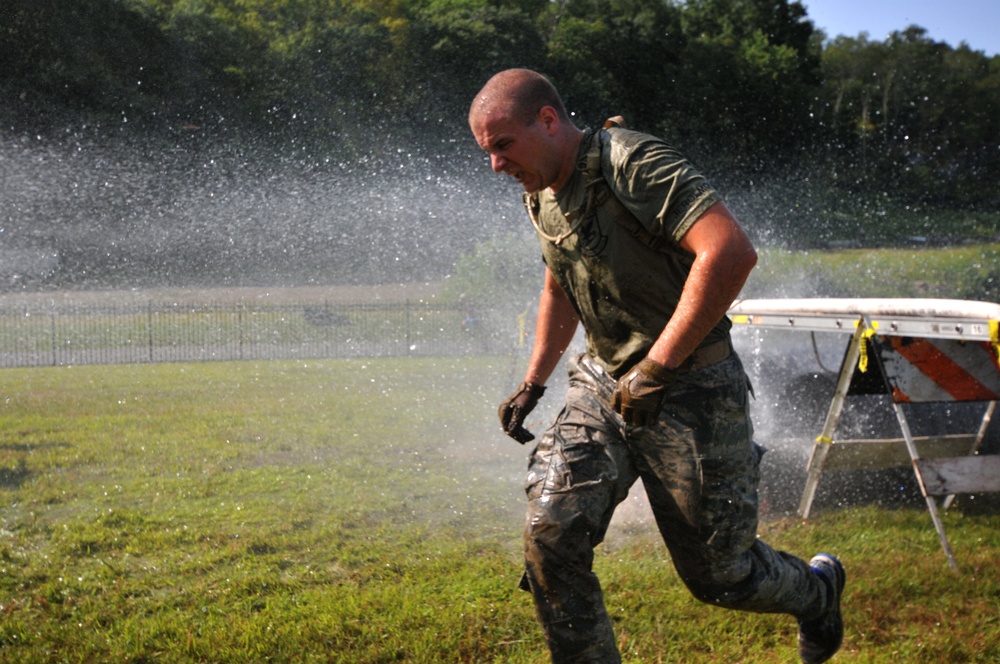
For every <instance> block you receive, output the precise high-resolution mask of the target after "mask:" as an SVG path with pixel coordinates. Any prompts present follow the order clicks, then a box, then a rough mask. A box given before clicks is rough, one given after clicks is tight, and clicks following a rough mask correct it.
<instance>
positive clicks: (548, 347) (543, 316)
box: [524, 268, 580, 385]
mask: <svg viewBox="0 0 1000 664" xmlns="http://www.w3.org/2000/svg"><path fill="white" fill-rule="evenodd" d="M579 321H580V319H579V317H578V316H577V315H576V309H574V308H573V304H572V303H571V302H570V300H569V298H568V297H566V293H565V292H564V291H563V289H562V287H561V286H560V285H559V284H558V282H556V280H555V278H554V277H553V276H552V272H551V271H550V270H549V269H548V268H545V284H544V286H543V287H542V294H541V297H540V299H539V301H538V322H537V324H536V325H535V343H534V346H533V347H532V350H531V358H530V359H529V360H528V370H527V372H526V373H525V376H524V380H525V381H526V382H528V383H534V384H535V385H545V382H546V381H547V380H548V379H549V376H551V375H552V372H553V371H554V370H555V368H556V365H557V364H559V360H560V359H561V358H562V355H563V353H564V352H566V348H568V347H569V344H570V342H571V341H572V340H573V335H574V334H576V326H577V325H578V324H579Z"/></svg>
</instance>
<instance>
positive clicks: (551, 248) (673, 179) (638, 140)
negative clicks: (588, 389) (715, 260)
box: [536, 128, 731, 376]
mask: <svg viewBox="0 0 1000 664" xmlns="http://www.w3.org/2000/svg"><path fill="white" fill-rule="evenodd" d="M595 141H600V142H601V160H600V170H601V173H602V174H603V176H604V179H605V181H606V182H607V183H608V185H609V186H610V188H611V191H612V192H613V193H614V195H615V197H616V198H617V200H618V201H620V202H621V205H618V206H615V205H613V204H612V203H608V202H605V203H594V204H592V205H591V206H590V207H589V209H587V207H586V203H587V197H588V191H587V189H588V187H587V182H588V175H587V166H586V162H587V154H588V152H589V151H590V148H591V146H592V145H594V144H595V143H594V142H595ZM599 200H600V197H598V201H599ZM719 200H721V199H720V197H719V195H718V193H717V192H716V191H715V189H714V188H713V187H712V186H711V184H710V183H709V182H708V181H707V180H706V179H705V177H704V176H702V175H701V173H699V172H698V171H697V170H695V169H694V167H693V166H691V164H690V163H689V162H688V161H687V160H686V159H685V158H684V157H683V156H681V155H680V153H678V152H677V151H676V150H675V149H674V148H672V147H670V146H669V145H668V144H666V143H664V142H663V141H661V140H659V139H657V138H655V137H653V136H649V135H646V134H641V133H639V132H634V131H628V130H625V129H617V128H613V129H608V130H599V131H589V132H587V133H586V134H585V136H584V139H583V141H582V142H581V145H580V154H579V163H578V168H577V171H576V173H575V174H574V175H573V177H572V178H570V180H569V182H567V184H566V185H565V186H564V187H563V188H562V189H560V190H559V192H558V193H557V194H555V195H553V194H552V193H551V192H550V191H548V190H544V191H541V192H539V194H538V201H537V216H536V218H537V223H538V225H539V228H540V230H541V231H543V232H544V233H545V234H547V235H549V236H555V237H559V236H561V235H566V237H565V239H563V240H562V241H561V242H559V243H558V244H556V243H555V242H552V241H551V240H549V239H546V238H544V237H541V236H540V238H539V239H540V240H541V245H542V255H543V257H544V260H545V264H546V265H547V266H548V268H549V269H550V270H551V272H552V274H553V276H554V277H555V279H556V281H558V283H559V285H560V286H561V287H562V289H563V290H564V291H565V292H566V295H567V296H568V297H569V299H570V301H571V302H572V303H573V306H574V307H575V309H576V312H577V314H578V315H579V316H580V319H581V321H582V323H583V327H584V330H585V331H586V338H587V352H588V354H589V355H591V356H592V357H594V358H595V359H596V360H597V362H598V363H599V364H601V365H602V366H603V367H604V369H605V370H607V371H608V372H609V373H611V374H612V375H614V376H619V375H621V374H622V373H624V372H625V371H626V370H627V369H629V368H630V367H631V366H632V365H634V364H635V363H636V362H638V361H639V360H641V359H642V358H643V357H645V355H646V353H647V352H648V351H649V349H650V347H651V346H652V345H653V343H654V342H655V341H656V339H657V338H658V337H659V336H660V333H661V332H662V331H663V328H664V327H665V326H666V324H667V321H668V320H670V316H671V315H672V314H673V312H674V309H675V308H676V307H677V303H678V301H679V300H680V295H681V290H682V289H683V288H684V282H685V281H686V280H687V276H688V273H689V272H690V270H691V264H692V261H693V259H694V256H693V255H692V254H691V253H689V252H687V251H685V250H684V249H682V248H681V247H680V244H679V242H680V240H681V239H682V238H683V237H684V234H685V233H686V232H687V230H688V229H689V228H690V227H691V225H692V224H694V222H695V221H697V219H698V218H699V217H700V216H701V215H702V214H703V213H704V212H705V211H706V210H708V208H710V207H711V206H712V205H713V204H715V203H716V202H718V201H719ZM585 210H586V213H585V214H583V218H582V219H580V220H579V226H578V227H577V228H576V231H575V232H572V233H568V234H567V232H568V231H569V230H570V229H571V228H572V227H573V226H574V225H575V224H574V223H573V221H574V219H573V216H572V215H573V213H574V212H576V213H577V214H580V213H583V212H584V211H585ZM622 212H625V213H626V215H630V217H631V218H630V220H629V222H630V224H631V225H632V226H633V228H629V227H628V225H627V224H624V223H622V222H621V221H619V220H616V219H615V215H616V214H618V215H619V216H621V214H622ZM567 215H571V217H570V219H567ZM638 227H641V230H637V228H638ZM651 244H655V247H653V246H650V245H651ZM730 326H731V325H730V322H729V320H728V319H727V318H723V319H722V320H721V321H720V322H719V323H718V324H717V325H716V326H715V328H713V330H712V331H711V332H710V333H709V335H708V336H707V337H706V338H705V340H704V341H703V342H702V345H707V344H709V343H712V342H714V341H718V340H720V339H723V338H725V336H726V335H727V334H728V331H729V328H730Z"/></svg>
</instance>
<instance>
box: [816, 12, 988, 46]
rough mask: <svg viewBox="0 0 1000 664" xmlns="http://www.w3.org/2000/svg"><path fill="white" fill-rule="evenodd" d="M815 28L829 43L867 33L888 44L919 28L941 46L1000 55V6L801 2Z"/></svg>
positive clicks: (870, 36) (872, 38) (875, 39)
mask: <svg viewBox="0 0 1000 664" xmlns="http://www.w3.org/2000/svg"><path fill="white" fill-rule="evenodd" d="M799 1H800V2H801V3H802V5H803V6H805V8H806V13H807V14H808V18H809V20H811V21H812V22H813V25H814V26H815V27H817V28H819V29H821V30H823V32H825V33H826V35H827V37H828V38H833V37H837V36H839V35H846V36H848V37H857V36H858V35H859V34H861V33H862V32H867V33H868V38H869V39H870V40H872V41H883V40H885V38H886V37H888V36H889V33H891V32H894V31H902V30H905V29H906V28H907V27H909V26H910V25H914V24H916V25H919V26H920V27H921V28H924V29H925V30H927V36H928V37H929V38H930V39H932V40H934V41H936V42H945V43H947V44H949V45H950V46H952V47H955V48H957V47H958V45H959V44H960V43H961V42H963V41H964V42H965V43H966V44H968V45H969V47H970V48H972V49H973V50H977V51H983V52H985V53H986V55H996V54H997V53H1000V0H799Z"/></svg>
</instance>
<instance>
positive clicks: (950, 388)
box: [729, 298, 1000, 569]
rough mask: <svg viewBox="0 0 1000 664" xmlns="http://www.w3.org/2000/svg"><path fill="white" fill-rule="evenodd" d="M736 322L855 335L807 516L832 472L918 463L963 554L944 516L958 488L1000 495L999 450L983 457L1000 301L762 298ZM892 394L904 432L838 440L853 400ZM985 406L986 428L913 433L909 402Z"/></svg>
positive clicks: (996, 373)
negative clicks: (937, 433)
mask: <svg viewBox="0 0 1000 664" xmlns="http://www.w3.org/2000/svg"><path fill="white" fill-rule="evenodd" d="M729 316H730V318H731V319H732V321H733V324H734V327H740V326H746V327H749V328H767V329H781V330H798V331H804V332H842V333H844V334H845V335H850V342H849V344H848V347H847V350H846V352H845V353H844V358H843V361H842V363H841V367H840V374H839V378H838V381H837V387H836V390H835V391H834V394H833V398H832V400H831V403H830V407H829V410H828V411H827V415H826V419H825V421H824V424H823V430H822V432H821V433H820V435H819V436H818V437H817V438H816V441H815V442H814V444H813V448H812V453H811V454H810V457H809V463H808V467H807V478H806V486H805V489H804V491H803V493H802V500H801V502H800V504H799V514H800V515H801V516H802V517H803V518H808V517H809V511H810V509H811V508H812V503H813V499H814V498H815V495H816V489H817V486H818V485H819V480H820V475H821V474H822V472H823V470H824V469H861V468H884V467H891V466H897V465H905V464H906V463H907V462H910V463H911V464H912V466H913V471H914V473H915V474H916V477H917V481H918V483H919V485H920V489H921V492H922V493H923V495H924V498H925V500H926V502H927V508H928V510H929V511H930V514H931V519H932V520H933V522H934V527H935V529H936V530H937V533H938V537H939V538H940V540H941V546H942V548H943V549H944V553H945V556H947V558H948V563H949V564H950V565H951V566H952V568H954V569H957V568H958V565H957V563H956V562H955V557H954V555H953V554H952V551H951V546H950V545H949V543H948V538H947V536H946V535H945V532H944V526H943V525H942V523H941V518H940V516H939V514H938V506H937V501H936V498H938V497H944V498H945V505H946V506H947V505H948V504H949V503H950V501H951V499H952V498H953V497H954V495H955V494H961V493H978V492H1000V455H979V454H978V452H979V448H980V446H981V444H982V441H983V438H984V436H985V434H986V429H987V427H988V426H989V423H990V419H991V417H992V415H993V412H994V410H995V408H996V403H997V401H998V400H1000V304H994V303H990V302H974V301H968V300H945V299H909V298H890V299H865V298H860V299H836V298H807V299H756V300H742V301H740V302H737V303H736V304H734V306H733V307H732V308H731V309H730V310H729ZM873 393H878V394H887V395H889V396H891V398H892V404H893V410H894V411H895V414H896V419H897V421H898V422H899V427H900V431H901V434H902V438H892V439H877V440H844V439H838V438H837V437H836V429H837V425H838V423H839V421H840V416H841V413H842V412H843V408H844V401H845V398H846V397H848V396H851V395H853V394H873ZM941 401H965V402H983V403H985V404H986V406H985V411H984V413H983V417H982V420H981V421H980V423H979V426H978V429H977V430H976V431H973V432H959V433H954V434H948V435H940V436H918V437H915V436H913V434H912V433H911V430H910V426H909V423H908V422H907V419H906V416H905V413H904V411H903V408H902V404H921V403H930V402H941Z"/></svg>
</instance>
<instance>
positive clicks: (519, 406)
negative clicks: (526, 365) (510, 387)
mask: <svg viewBox="0 0 1000 664" xmlns="http://www.w3.org/2000/svg"><path fill="white" fill-rule="evenodd" d="M543 394H545V386H544V385H536V384H535V383H527V382H525V383H521V384H520V385H519V386H518V388H517V391H516V392H514V394H512V395H510V396H509V397H508V398H507V400H506V401H504V402H503V403H502V404H500V410H499V412H498V414H499V415H500V426H502V427H503V432H504V433H505V434H507V435H508V436H510V437H511V438H513V439H514V440H516V441H517V442H519V443H521V444H522V445H523V444H525V443H526V442H528V441H529V440H534V438H535V435H534V434H533V433H531V432H530V431H528V430H527V429H525V428H524V418H526V417H527V416H528V413H530V412H531V411H532V410H534V408H535V406H536V405H537V404H538V400H539V399H541V398H542V395H543Z"/></svg>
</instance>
